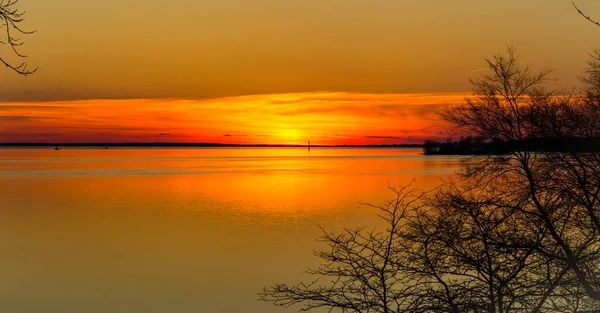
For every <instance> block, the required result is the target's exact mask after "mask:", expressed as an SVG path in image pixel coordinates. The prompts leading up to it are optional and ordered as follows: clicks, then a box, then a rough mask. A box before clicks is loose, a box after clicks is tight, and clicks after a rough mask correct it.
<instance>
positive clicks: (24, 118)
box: [0, 115, 51, 122]
mask: <svg viewBox="0 0 600 313" xmlns="http://www.w3.org/2000/svg"><path fill="white" fill-rule="evenodd" d="M50 118H51V117H48V116H30V115H8V116H0V121H7V122H21V121H32V120H40V119H50Z"/></svg>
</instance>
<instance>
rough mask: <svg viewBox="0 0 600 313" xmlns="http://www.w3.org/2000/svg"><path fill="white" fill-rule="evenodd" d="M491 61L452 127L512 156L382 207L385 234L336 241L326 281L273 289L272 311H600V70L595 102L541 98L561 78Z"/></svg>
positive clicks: (478, 164)
mask: <svg viewBox="0 0 600 313" xmlns="http://www.w3.org/2000/svg"><path fill="white" fill-rule="evenodd" d="M486 61H487V63H488V67H489V69H490V71H489V72H490V73H491V74H488V75H483V76H481V77H480V78H479V79H475V80H472V81H471V83H472V84H473V87H474V89H473V91H474V93H473V95H472V96H471V97H469V98H467V99H466V102H465V104H463V105H459V106H455V107H452V108H449V109H448V110H447V111H446V112H445V113H444V114H443V115H442V116H443V117H444V118H445V119H446V120H447V121H449V122H450V123H452V124H453V125H454V126H455V131H456V132H458V133H459V134H461V135H464V136H473V137H474V138H478V139H480V140H484V141H494V140H499V141H505V142H512V145H511V147H513V150H511V152H510V154H509V155H489V156H478V157H473V158H470V159H467V160H466V162H465V163H464V164H463V165H464V171H462V172H461V174H460V175H459V176H458V178H457V179H455V180H454V181H453V182H451V183H449V184H447V185H444V186H442V187H441V188H440V189H439V190H438V191H437V192H435V193H428V194H426V195H424V194H422V193H419V192H417V191H416V190H413V189H410V188H409V187H405V188H403V189H398V190H394V191H395V195H396V197H395V200H393V201H390V202H388V203H387V204H386V205H384V206H372V207H375V208H377V209H378V210H379V212H380V213H381V215H380V216H381V217H382V218H383V219H384V221H385V224H386V225H387V227H386V228H385V229H384V230H383V231H370V232H367V231H365V230H364V229H357V230H345V232H344V233H341V234H335V233H328V232H325V233H324V235H323V237H322V238H321V239H322V241H323V242H324V244H325V245H326V246H327V249H325V250H321V251H318V252H316V253H315V254H316V255H317V256H318V257H319V258H321V259H322V260H323V261H324V263H323V265H322V266H321V267H319V268H318V269H315V270H310V271H309V272H308V273H310V274H312V275H315V276H317V278H318V279H317V280H315V281H313V282H312V283H308V284H303V283H300V284H297V285H286V284H276V285H274V286H270V287H266V288H265V289H264V290H263V292H262V293H261V294H260V299H261V300H263V301H269V302H273V303H274V304H276V305H279V306H284V307H287V306H291V305H294V304H302V305H303V307H302V310H304V311H307V310H311V309H315V308H327V309H329V311H334V310H340V311H341V312H386V313H387V312H410V313H433V312H448V313H458V312H472V313H475V312H487V313H510V312H529V313H543V312H581V311H583V310H591V309H594V310H597V309H599V308H600V305H599V302H598V301H597V300H598V299H599V298H600V297H599V295H598V294H599V291H600V197H599V195H600V155H599V153H600V149H595V148H594V146H593V144H594V143H595V142H596V141H595V140H597V139H598V138H600V101H598V99H599V97H598V96H597V95H598V94H600V88H598V86H600V81H598V78H599V77H600V76H599V75H596V70H597V68H595V67H594V66H596V65H595V64H597V62H595V61H592V62H590V68H589V70H588V71H587V72H586V74H585V75H584V77H583V81H586V82H587V88H586V90H585V92H584V93H583V94H581V93H575V94H569V93H566V92H560V93H550V92H546V91H544V88H543V84H544V82H545V81H546V80H547V78H548V75H549V73H550V71H549V70H541V71H534V70H533V69H532V68H531V67H527V66H525V67H524V66H521V65H520V64H519V62H518V56H517V54H516V53H515V51H514V49H513V48H511V47H509V49H508V51H507V53H506V54H504V55H500V54H499V55H495V56H494V57H493V58H491V59H488V60H486ZM540 142H541V143H543V145H541V146H542V147H547V143H548V142H549V143H550V144H554V145H555V146H554V148H553V149H549V150H543V149H540ZM557 143H558V145H557ZM590 145H592V146H590ZM323 280H325V281H323Z"/></svg>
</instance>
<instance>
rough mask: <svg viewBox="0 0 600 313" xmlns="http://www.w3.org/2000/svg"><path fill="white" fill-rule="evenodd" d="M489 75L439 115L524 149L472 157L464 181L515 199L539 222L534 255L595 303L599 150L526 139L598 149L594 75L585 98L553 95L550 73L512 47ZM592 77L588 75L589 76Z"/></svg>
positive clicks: (599, 281) (599, 279) (484, 192)
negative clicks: (548, 88) (544, 145)
mask: <svg viewBox="0 0 600 313" xmlns="http://www.w3.org/2000/svg"><path fill="white" fill-rule="evenodd" d="M488 65H489V67H490V68H491V69H492V71H493V75H491V76H483V77H482V78H481V79H479V80H475V81H473V85H474V87H475V89H474V96H473V97H471V98H469V99H467V102H466V104H465V105H461V106H458V107H455V108H451V109H449V110H448V111H446V112H445V113H444V114H443V117H444V118H445V119H446V120H447V121H449V122H451V123H452V124H454V125H455V126H456V130H457V131H459V132H462V133H465V134H471V135H473V134H474V135H477V136H480V137H482V138H485V139H488V140H489V139H498V140H503V141H510V140H515V141H518V142H522V143H523V144H522V145H521V146H520V147H519V149H517V150H514V151H512V152H511V154H509V155H507V156H489V157H486V158H480V159H478V160H472V162H470V163H469V168H468V171H466V172H465V174H464V177H465V179H466V184H467V185H468V186H478V191H479V195H480V197H484V198H486V201H488V202H490V203H494V201H497V199H509V200H511V201H518V203H519V205H518V206H517V207H516V208H518V210H519V212H520V214H521V215H522V216H523V219H527V220H529V221H530V223H531V224H532V225H539V227H540V231H543V232H546V236H545V240H544V241H543V242H541V244H540V245H538V246H536V249H537V250H538V252H540V253H543V254H544V255H546V256H547V257H551V258H552V262H553V263H554V264H555V267H556V268H557V270H560V268H562V269H564V270H565V271H566V272H567V273H566V274H572V275H573V277H574V278H575V280H574V281H573V282H577V284H579V285H580V286H581V287H582V288H583V289H584V290H585V292H586V294H587V295H588V296H589V297H590V298H592V299H595V300H600V289H599V288H600V272H599V270H600V268H599V267H598V263H597V256H598V253H599V251H600V250H599V249H600V198H599V195H600V155H599V154H598V150H597V149H591V150H592V151H591V152H590V151H587V152H581V151H580V150H578V149H552V151H533V150H532V149H531V146H529V145H528V143H529V142H531V141H528V140H537V139H540V138H545V139H548V140H549V141H550V142H558V143H564V142H568V141H571V142H576V143H584V144H591V145H593V144H595V143H596V142H597V139H598V138H599V135H600V105H599V104H598V101H597V97H596V95H597V94H598V91H600V90H598V89H597V87H596V86H597V85H600V82H598V81H597V79H598V76H597V75H595V74H594V75H589V74H588V75H586V76H585V78H584V81H586V80H587V82H588V89H587V95H585V96H571V95H564V94H561V95H553V94H551V93H545V92H544V91H543V89H542V84H543V82H544V81H545V80H546V77H547V74H548V73H549V72H548V71H547V70H543V71H541V72H537V73H534V72H532V71H531V70H530V68H528V67H521V66H520V65H519V64H518V58H517V56H516V55H515V53H514V51H513V50H512V49H509V51H508V55H507V56H496V57H495V58H494V59H493V60H491V61H488ZM592 72H593V71H592Z"/></svg>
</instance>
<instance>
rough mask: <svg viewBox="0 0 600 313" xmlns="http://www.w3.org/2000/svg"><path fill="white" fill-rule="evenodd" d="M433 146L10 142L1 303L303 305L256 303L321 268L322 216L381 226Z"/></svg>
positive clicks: (57, 312)
mask: <svg viewBox="0 0 600 313" xmlns="http://www.w3.org/2000/svg"><path fill="white" fill-rule="evenodd" d="M420 153H421V151H420V150H419V149H333V148H331V149H312V150H311V151H310V152H308V151H307V150H305V149H298V148H295V149H292V148H290V149H250V148H249V149H227V148H224V149H106V150H105V149H69V148H65V149H63V150H60V151H54V150H52V149H0V312H32V313H33V312H36V313H50V312H52V313H70V312H73V313H75V312H77V313H82V312H103V313H117V312H122V313H138V312H139V313H150V312H161V313H164V312H169V313H178V312H182V313H184V312H185V313H187V312H207V313H220V312H228V313H229V312H231V313H234V312H235V313H238V312H240V313H241V312H244V313H269V312H281V313H285V312H296V310H295V309H288V310H285V309H281V308H277V307H274V306H272V305H271V304H268V303H259V302H257V301H256V293H257V292H259V291H260V290H261V289H262V287H263V286H264V285H268V284H271V283H274V282H290V283H291V282H296V281H299V280H305V278H306V277H305V276H304V274H302V271H303V270H304V269H305V268H307V267H310V266H315V265H316V264H318V260H317V259H315V258H314V257H313V256H312V254H311V253H312V250H313V249H314V248H318V247H319V244H318V243H317V242H316V241H315V238H316V237H317V236H318V235H319V234H320V230H319V227H318V225H321V226H323V227H325V228H327V229H328V230H336V229H341V228H342V227H355V226H362V225H377V222H378V221H377V218H376V217H375V212H374V211H372V210H370V209H367V208H363V207H360V206H359V205H358V204H357V202H359V201H369V202H373V203H379V202H382V201H383V200H385V199H386V198H388V197H389V196H390V193H389V192H388V191H387V185H388V183H389V184H390V185H403V184H406V183H408V182H410V181H411V180H413V179H416V184H417V185H419V186H422V187H425V188H432V187H434V186H436V185H437V184H438V182H439V181H440V179H441V178H443V177H445V176H447V175H450V174H452V173H453V172H455V171H456V170H457V166H458V159H457V158H452V157H424V156H422V155H420Z"/></svg>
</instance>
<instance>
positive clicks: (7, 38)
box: [0, 0, 37, 76]
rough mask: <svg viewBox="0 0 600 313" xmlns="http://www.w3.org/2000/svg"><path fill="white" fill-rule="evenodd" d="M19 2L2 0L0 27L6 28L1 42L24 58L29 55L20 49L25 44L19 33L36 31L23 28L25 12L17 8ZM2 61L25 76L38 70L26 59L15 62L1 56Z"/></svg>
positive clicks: (27, 33) (0, 4)
mask: <svg viewBox="0 0 600 313" xmlns="http://www.w3.org/2000/svg"><path fill="white" fill-rule="evenodd" d="M18 2H19V0H0V22H1V24H0V28H3V29H4V31H3V35H0V43H2V44H4V45H8V46H9V47H10V49H11V50H12V52H13V54H14V55H15V56H16V57H17V58H19V59H21V60H22V59H25V58H27V56H26V55H25V54H23V53H21V52H20V51H19V47H20V46H22V45H23V42H22V41H21V39H20V38H19V35H29V34H32V33H34V32H35V31H26V30H24V29H23V28H21V22H23V20H24V14H25V12H22V11H19V9H17V8H16V5H17V3H18ZM0 62H1V63H2V64H4V65H5V66H7V67H8V68H10V69H12V70H13V71H15V72H17V73H19V74H21V75H24V76H27V75H30V74H33V73H35V72H36V71H37V68H34V69H30V68H29V67H28V66H27V62H25V61H19V62H17V63H13V62H11V61H8V60H7V59H6V58H4V57H0Z"/></svg>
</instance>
